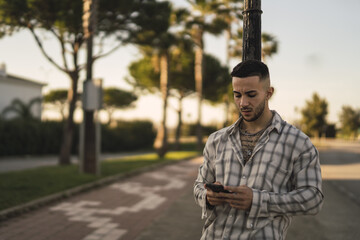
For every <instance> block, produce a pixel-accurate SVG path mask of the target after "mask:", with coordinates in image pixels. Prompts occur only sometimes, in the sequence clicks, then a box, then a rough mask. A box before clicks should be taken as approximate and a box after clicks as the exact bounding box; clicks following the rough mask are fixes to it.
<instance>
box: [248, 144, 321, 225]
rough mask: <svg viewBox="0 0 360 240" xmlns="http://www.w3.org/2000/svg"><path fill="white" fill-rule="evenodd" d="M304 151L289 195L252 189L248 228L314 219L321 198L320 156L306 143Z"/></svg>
mask: <svg viewBox="0 0 360 240" xmlns="http://www.w3.org/2000/svg"><path fill="white" fill-rule="evenodd" d="M303 149H305V150H303V151H302V152H301V154H300V155H299V156H298V157H297V159H296V160H295V162H294V169H293V174H294V177H293V180H292V185H293V186H294V188H293V190H292V191H290V192H288V193H275V192H268V191H262V190H257V189H253V202H252V206H251V209H250V212H249V217H248V220H247V226H248V227H249V228H250V227H255V226H257V225H258V222H259V219H261V218H266V219H269V218H270V219H271V218H274V217H276V216H279V215H288V216H294V215H308V214H310V215H315V214H317V213H318V212H319V211H320V210H321V207H322V204H323V198H324V196H323V193H322V190H321V184H322V180H321V169H320V162H319V153H318V151H317V150H316V148H315V147H314V146H313V145H312V143H311V142H310V140H309V139H307V140H306V141H305V144H304V147H303ZM257 227H258V226H257Z"/></svg>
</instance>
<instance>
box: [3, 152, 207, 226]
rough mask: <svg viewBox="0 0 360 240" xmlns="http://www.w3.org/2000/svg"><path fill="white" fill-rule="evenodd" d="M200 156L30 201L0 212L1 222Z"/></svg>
mask: <svg viewBox="0 0 360 240" xmlns="http://www.w3.org/2000/svg"><path fill="white" fill-rule="evenodd" d="M199 156H201V155H197V156H194V157H188V158H184V159H180V160H175V161H166V162H160V163H156V164H153V165H150V166H146V167H142V168H139V169H135V170H132V171H130V172H126V173H120V174H118V175H114V176H109V177H105V178H103V179H99V180H97V181H94V182H90V183H87V184H84V185H80V186H77V187H74V188H71V189H68V190H64V191H61V192H58V193H54V194H51V195H48V196H45V197H42V198H38V199H35V200H33V201H30V202H28V203H24V204H21V205H18V206H15V207H12V208H8V209H5V210H2V211H0V222H3V221H6V220H8V219H10V218H13V217H16V216H19V215H21V214H24V213H27V212H30V211H32V210H35V209H38V208H40V207H42V206H45V205H49V204H51V203H54V202H56V201H59V200H63V199H66V198H69V197H71V196H74V195H76V194H80V193H83V192H86V191H90V190H93V189H96V188H99V187H102V186H105V185H108V184H111V183H113V182H116V181H118V180H122V179H125V178H128V177H132V176H135V175H139V174H141V173H145V172H148V171H152V170H154V169H157V168H160V167H164V166H167V165H173V164H176V163H180V162H184V161H189V160H191V159H195V158H197V157H199Z"/></svg>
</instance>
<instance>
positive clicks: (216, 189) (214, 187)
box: [205, 183, 230, 193]
mask: <svg viewBox="0 0 360 240" xmlns="http://www.w3.org/2000/svg"><path fill="white" fill-rule="evenodd" d="M205 187H206V188H208V189H210V190H211V191H213V192H217V193H218V192H224V193H230V192H229V191H228V190H225V189H224V186H223V185H218V184H214V183H207V184H206V185H205Z"/></svg>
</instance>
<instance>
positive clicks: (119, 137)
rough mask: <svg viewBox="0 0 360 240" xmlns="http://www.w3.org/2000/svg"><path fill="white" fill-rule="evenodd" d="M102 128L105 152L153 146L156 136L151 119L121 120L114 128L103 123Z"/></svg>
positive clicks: (102, 147) (102, 141)
mask: <svg viewBox="0 0 360 240" xmlns="http://www.w3.org/2000/svg"><path fill="white" fill-rule="evenodd" d="M101 130H102V136H101V149H102V151H103V152H118V151H129V150H139V149H148V148H152V146H153V143H154V140H155V136H156V135H155V132H154V130H153V124H152V123H151V122H149V121H133V122H125V121H121V122H118V124H117V126H116V127H113V128H111V127H109V126H108V125H103V126H102V129H101Z"/></svg>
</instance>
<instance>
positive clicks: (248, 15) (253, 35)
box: [242, 0, 262, 61]
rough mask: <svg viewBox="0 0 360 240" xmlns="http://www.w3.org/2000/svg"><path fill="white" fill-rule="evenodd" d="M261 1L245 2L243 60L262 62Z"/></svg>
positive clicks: (249, 0)
mask: <svg viewBox="0 0 360 240" xmlns="http://www.w3.org/2000/svg"><path fill="white" fill-rule="evenodd" d="M261 14H262V11H261V0H245V1H244V12H243V16H244V19H243V28H244V29H243V55H242V60H243V61H245V60H249V59H254V60H260V61H261Z"/></svg>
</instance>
